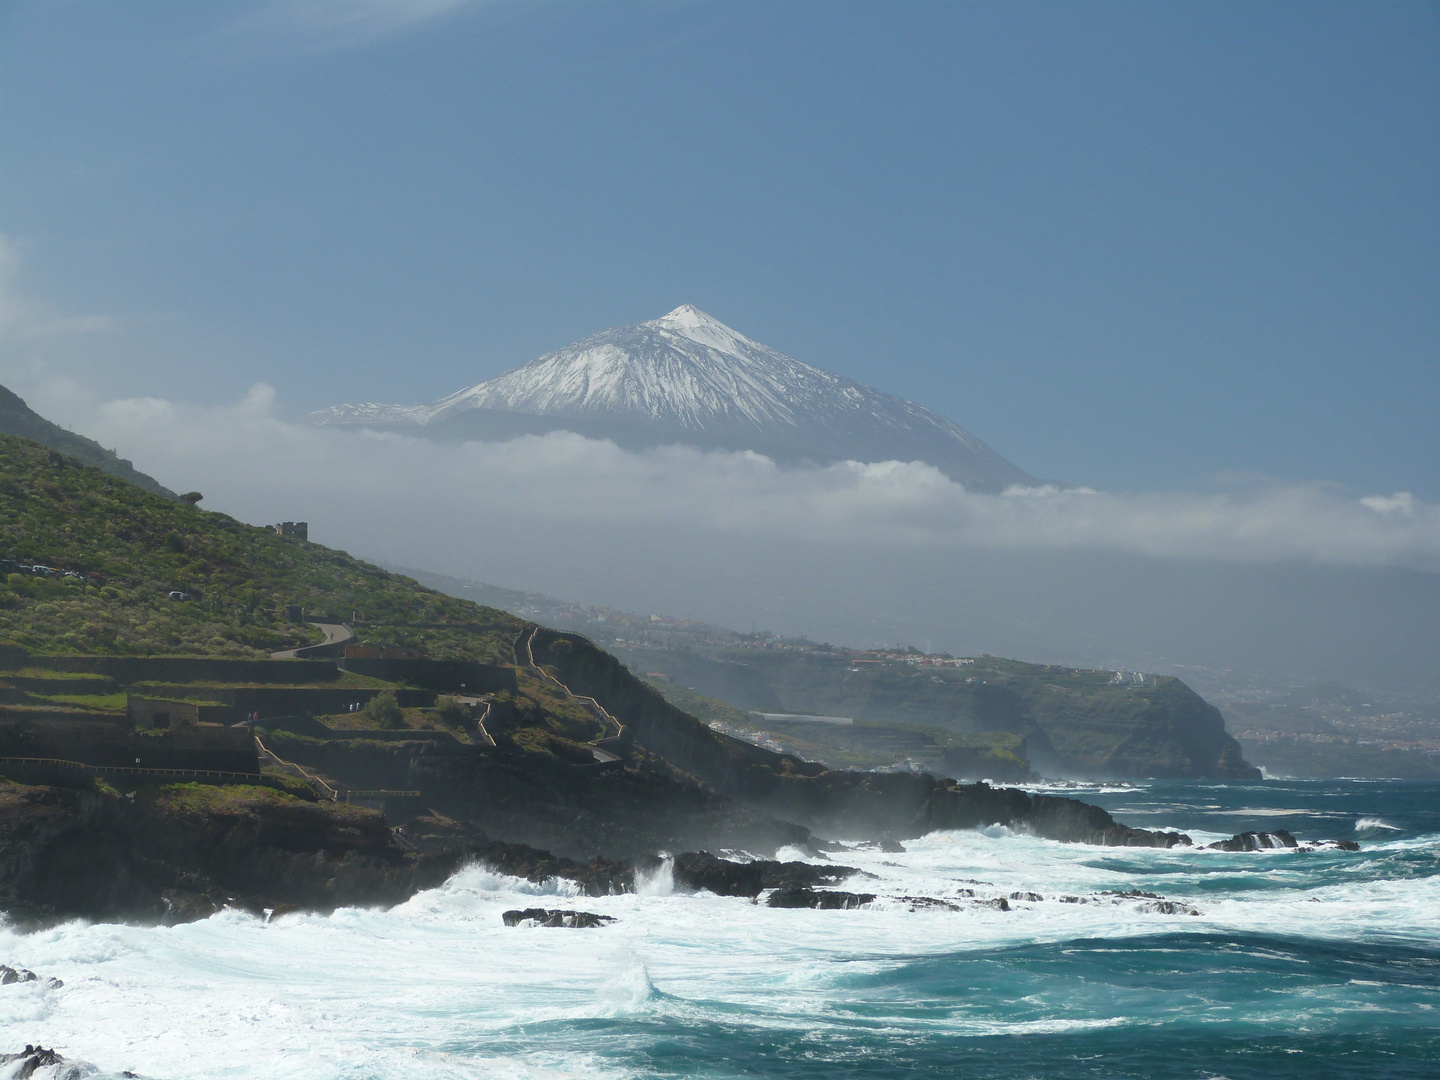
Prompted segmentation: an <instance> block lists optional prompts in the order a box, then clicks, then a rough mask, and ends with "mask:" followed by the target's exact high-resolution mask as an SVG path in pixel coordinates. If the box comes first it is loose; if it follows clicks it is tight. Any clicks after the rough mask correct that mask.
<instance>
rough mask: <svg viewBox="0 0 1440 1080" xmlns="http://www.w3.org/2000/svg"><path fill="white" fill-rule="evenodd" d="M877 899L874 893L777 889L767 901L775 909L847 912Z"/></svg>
mask: <svg viewBox="0 0 1440 1080" xmlns="http://www.w3.org/2000/svg"><path fill="white" fill-rule="evenodd" d="M874 899H875V894H874V893H853V892H839V891H836V890H833V889H802V888H791V889H776V890H775V891H774V892H773V893H771V894H770V898H769V899H768V900H766V901H765V903H766V904H768V905H769V906H770V907H773V908H824V909H825V910H835V911H839V910H846V909H849V908H858V907H860V906H861V905H863V904H868V903H870V902H871V901H872V900H874Z"/></svg>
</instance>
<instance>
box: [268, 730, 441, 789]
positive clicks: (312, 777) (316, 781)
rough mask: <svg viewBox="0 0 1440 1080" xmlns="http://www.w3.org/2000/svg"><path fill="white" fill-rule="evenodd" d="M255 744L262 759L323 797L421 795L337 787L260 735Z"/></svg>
mask: <svg viewBox="0 0 1440 1080" xmlns="http://www.w3.org/2000/svg"><path fill="white" fill-rule="evenodd" d="M255 746H256V749H258V750H259V751H260V756H261V758H262V760H264V761H268V762H269V763H270V764H271V766H273V767H274V768H276V769H279V770H280V771H281V772H283V773H285V774H287V775H289V776H293V777H295V778H296V779H298V780H302V781H304V782H305V783H306V784H309V785H310V788H311V790H313V791H314V792H315V794H316V795H319V796H320V797H321V798H322V799H329V800H330V801H331V802H351V801H352V800H354V799H403V798H410V799H418V798H419V797H420V792H418V791H397V790H391V789H389V788H343V787H342V788H337V787H335V786H334V785H333V784H331V783H329V782H328V781H327V780H326V779H325V778H324V777H322V776H320V775H319V774H318V773H313V772H311V771H310V770H309V769H307V768H305V766H303V765H297V764H295V762H293V761H286V760H285V759H284V758H282V757H281V756H280V755H279V754H277V753H275V751H273V750H271V749H270V748H269V747H268V746H266V745H265V744H264V743H263V742H262V741H261V740H260V736H259V735H256V736H255Z"/></svg>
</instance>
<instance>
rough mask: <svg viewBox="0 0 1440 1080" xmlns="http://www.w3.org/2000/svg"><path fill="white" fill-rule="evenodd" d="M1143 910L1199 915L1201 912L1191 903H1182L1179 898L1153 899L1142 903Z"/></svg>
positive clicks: (1164, 913)
mask: <svg viewBox="0 0 1440 1080" xmlns="http://www.w3.org/2000/svg"><path fill="white" fill-rule="evenodd" d="M1140 910H1141V911H1151V912H1154V913H1155V914H1156V915H1199V914H1200V912H1199V911H1198V910H1197V909H1195V908H1193V907H1191V906H1190V905H1189V904H1182V903H1181V902H1180V901H1178V900H1151V901H1150V902H1149V903H1146V904H1142V905H1140Z"/></svg>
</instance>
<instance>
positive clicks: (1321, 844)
mask: <svg viewBox="0 0 1440 1080" xmlns="http://www.w3.org/2000/svg"><path fill="white" fill-rule="evenodd" d="M1295 850H1296V851H1303V852H1311V851H1359V850H1360V845H1359V844H1357V843H1356V842H1355V841H1354V840H1313V841H1311V842H1310V843H1308V844H1301V845H1300V846H1299V847H1298V848H1296V849H1295Z"/></svg>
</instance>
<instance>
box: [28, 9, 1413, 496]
mask: <svg viewBox="0 0 1440 1080" xmlns="http://www.w3.org/2000/svg"><path fill="white" fill-rule="evenodd" d="M0 101H3V102H4V106H3V108H0V161H3V169H0V234H3V236H4V238H5V244H6V248H5V252H6V260H7V267H8V280H7V281H6V282H5V283H4V284H5V289H6V290H7V293H6V296H5V298H4V303H5V305H6V308H5V310H6V311H8V312H10V316H9V318H10V321H11V323H12V329H13V326H14V325H21V326H22V329H23V330H24V332H18V333H12V334H10V335H9V336H8V337H7V338H6V339H5V341H4V342H3V344H0V348H4V349H5V350H6V351H7V353H8V354H9V356H8V357H7V359H8V361H9V362H10V363H11V364H12V365H15V364H24V363H32V364H36V363H41V362H43V363H44V364H45V365H46V366H47V368H48V370H51V371H57V372H63V373H65V374H67V375H68V376H69V377H72V378H75V379H77V380H80V381H81V382H83V383H86V384H88V385H89V386H90V387H92V388H93V389H94V391H95V392H96V393H98V394H101V395H105V396H112V397H113V396H122V395H123V396H129V395H155V396H160V397H165V398H169V399H174V400H182V401H190V402H195V403H200V404H218V403H223V402H230V401H234V400H236V399H238V398H240V397H241V396H242V395H243V394H244V393H245V392H246V390H247V388H248V387H250V386H251V385H252V384H254V383H255V382H257V381H263V382H266V383H269V384H271V385H272V386H274V387H275V388H276V390H277V391H278V395H279V402H280V408H281V409H282V411H285V412H288V413H290V414H292V415H293V414H298V413H300V412H303V411H306V410H309V409H313V408H319V407H323V406H326V405H330V404H334V403H336V402H338V401H344V400H380V401H396V402H416V401H423V400H428V399H430V398H434V397H437V396H439V395H441V394H443V393H447V392H449V391H452V390H455V389H457V388H458V387H460V386H463V385H466V384H469V383H472V382H475V381H478V380H479V379H481V378H485V377H488V376H490V375H493V374H496V373H498V372H499V371H501V370H503V369H505V368H508V367H512V366H514V365H516V364H519V363H522V362H524V361H525V360H528V359H530V358H532V357H533V356H535V355H538V354H539V353H541V352H544V351H547V350H549V349H552V348H556V347H559V346H561V345H564V344H566V343H568V342H570V341H572V340H574V339H576V338H579V337H582V336H584V335H586V334H588V333H592V332H594V331H597V330H600V329H603V328H605V327H608V326H612V325H617V324H621V323H626V322H632V321H637V320H640V319H645V318H653V317H655V316H658V315H660V314H662V313H664V312H665V311H668V310H669V309H671V308H673V307H675V306H676V305H678V304H680V303H683V302H689V303H694V304H696V305H698V306H700V307H701V308H703V309H705V310H706V311H708V312H710V313H711V314H713V315H715V316H716V317H718V318H720V319H722V320H723V321H725V322H727V323H729V324H730V325H732V326H734V327H736V328H737V329H739V330H741V331H743V332H745V333H747V334H749V335H750V336H752V337H754V338H756V339H758V340H760V341H763V342H765V343H767V344H769V345H772V346H774V347H776V348H779V349H781V350H783V351H785V352H788V353H791V354H792V355H794V356H797V357H799V358H801V359H804V360H807V361H810V362H812V363H816V364H819V365H821V366H824V367H828V368H831V369H833V370H836V371H839V372H841V373H843V374H845V375H848V376H851V377H854V378H857V379H861V380H863V381H865V382H868V383H871V384H874V385H876V386H879V387H881V388H883V389H885V390H888V391H890V392H892V393H896V394H899V395H902V396H905V397H909V398H912V399H915V400H918V401H920V402H922V403H924V404H926V405H929V406H931V407H933V408H935V409H937V410H938V411H940V412H942V413H944V414H945V415H947V416H949V417H951V418H952V419H954V420H956V421H957V422H959V423H961V424H962V425H964V426H966V427H968V428H969V429H970V430H972V431H974V432H975V433H976V434H978V435H980V436H981V437H982V438H984V439H986V440H987V441H988V442H990V443H991V444H992V445H993V446H995V447H996V448H997V449H998V450H1000V452H1001V453H1003V454H1005V455H1006V456H1007V457H1009V458H1010V459H1011V460H1013V461H1015V462H1016V463H1017V464H1019V465H1020V466H1021V467H1023V468H1025V469H1026V470H1028V471H1030V472H1031V473H1033V474H1036V475H1040V476H1051V477H1059V478H1063V479H1066V480H1070V481H1076V482H1083V483H1089V484H1093V485H1096V486H1100V487H1104V488H1110V489H1117V490H1139V491H1162V490H1175V489H1204V488H1206V486H1207V485H1209V484H1210V483H1211V482H1212V479H1213V478H1214V477H1215V476H1217V475H1223V474H1233V473H1241V474H1261V475H1265V476H1271V477H1277V478H1280V479H1283V480H1298V481H1333V482H1336V483H1339V484H1341V485H1344V486H1346V487H1347V488H1348V489H1350V490H1353V491H1356V492H1362V493H1368V492H1372V491H1383V492H1392V491H1397V490H1407V491H1413V492H1415V493H1416V494H1417V495H1419V496H1420V497H1422V498H1426V499H1434V498H1436V497H1440V7H1437V6H1436V5H1435V4H1403V3H1395V4H1385V5H1373V4H1371V5H1360V4H1346V5H1327V4H1306V5H1300V4H1243V5H1240V4H1205V5H1154V4H1143V5H1129V4H1105V5H1087V4H1066V5H1060V4H1053V5H1033V4H1021V3H1017V4H1005V5H998V4H995V5H969V4H945V5H939V4H842V3H821V4H812V3H778V4H777V3H762V4H751V3H724V4H714V3H673V4H650V3H635V4H619V3H610V4H563V3H536V4H530V3H489V4H485V3H457V2H451V0H429V2H424V3H417V4H410V5H404V4H402V5H388V4H382V3H378V2H374V0H369V2H366V0H308V2H295V3H272V4H259V5H223V4H206V5H193V4H189V3H146V2H131V3H125V4H111V3H79V2H66V0H60V2H53V3H19V4H17V3H6V4H4V5H3V6H0ZM17 312H19V313H21V314H18V315H17V314H16V313H17ZM22 324H23V325H22Z"/></svg>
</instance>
